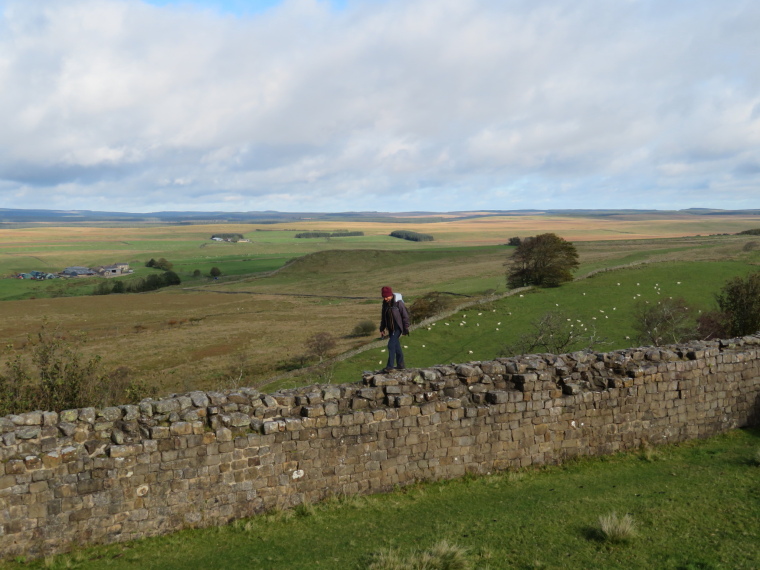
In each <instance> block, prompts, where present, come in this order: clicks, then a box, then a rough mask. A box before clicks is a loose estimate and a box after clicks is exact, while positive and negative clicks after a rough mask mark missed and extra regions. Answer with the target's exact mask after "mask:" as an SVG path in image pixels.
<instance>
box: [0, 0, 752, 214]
mask: <svg viewBox="0 0 760 570" xmlns="http://www.w3.org/2000/svg"><path fill="white" fill-rule="evenodd" d="M758 30H760V2H757V0H723V1H722V2H716V1H715V0H574V1H573V2H568V1H567V0H499V1H495V0H251V1H244V0H216V1H213V0H206V1H203V0H185V1H174V0H154V1H152V2H149V1H146V0H65V1H62V0H34V1H33V2H30V1H29V0H0V208H46V209H63V210H68V209H86V210H101V211H124V212H156V211H166V210H175V211H237V212H241V211H243V212H244V211H262V210H279V211H284V212H347V211H383V212H409V211H433V212H443V211H459V210H514V209H539V210H541V209H558V208H584V209H585V208H604V209H607V208H640V209H666V210H669V209H684V208H698V207H701V208H721V209H743V208H760V200H759V198H760V34H759V33H758Z"/></svg>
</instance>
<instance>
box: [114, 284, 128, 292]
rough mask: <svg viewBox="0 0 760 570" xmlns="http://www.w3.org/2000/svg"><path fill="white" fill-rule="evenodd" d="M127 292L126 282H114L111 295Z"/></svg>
mask: <svg viewBox="0 0 760 570" xmlns="http://www.w3.org/2000/svg"><path fill="white" fill-rule="evenodd" d="M126 290H127V288H126V287H125V286H124V281H114V284H113V289H111V293H126Z"/></svg>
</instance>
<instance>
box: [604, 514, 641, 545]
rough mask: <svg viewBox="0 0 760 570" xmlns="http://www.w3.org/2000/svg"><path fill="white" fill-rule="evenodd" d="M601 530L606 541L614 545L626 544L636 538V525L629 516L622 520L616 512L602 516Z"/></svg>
mask: <svg viewBox="0 0 760 570" xmlns="http://www.w3.org/2000/svg"><path fill="white" fill-rule="evenodd" d="M599 530H600V531H601V534H602V538H603V539H604V540H606V541H607V542H613V543H620V542H626V541H628V540H630V539H631V538H633V537H634V536H636V524H635V523H634V521H633V517H631V515H628V514H627V515H625V516H623V517H622V518H618V516H617V513H614V512H612V513H610V514H608V515H602V516H600V517H599Z"/></svg>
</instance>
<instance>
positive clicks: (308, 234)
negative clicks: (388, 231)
mask: <svg viewBox="0 0 760 570" xmlns="http://www.w3.org/2000/svg"><path fill="white" fill-rule="evenodd" d="M363 235H364V232H299V233H297V234H296V237H297V238H334V237H354V236H363Z"/></svg>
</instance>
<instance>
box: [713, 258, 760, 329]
mask: <svg viewBox="0 0 760 570" xmlns="http://www.w3.org/2000/svg"><path fill="white" fill-rule="evenodd" d="M715 300H716V301H717V302H718V307H720V310H721V312H723V314H724V315H725V322H726V323H727V332H728V333H729V334H730V335H731V336H744V335H749V334H755V333H757V332H760V271H758V272H755V273H750V274H749V275H747V277H734V278H733V279H731V280H729V281H728V282H727V283H726V284H725V285H724V286H723V288H722V289H721V291H720V293H718V294H717V295H716V296H715Z"/></svg>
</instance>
